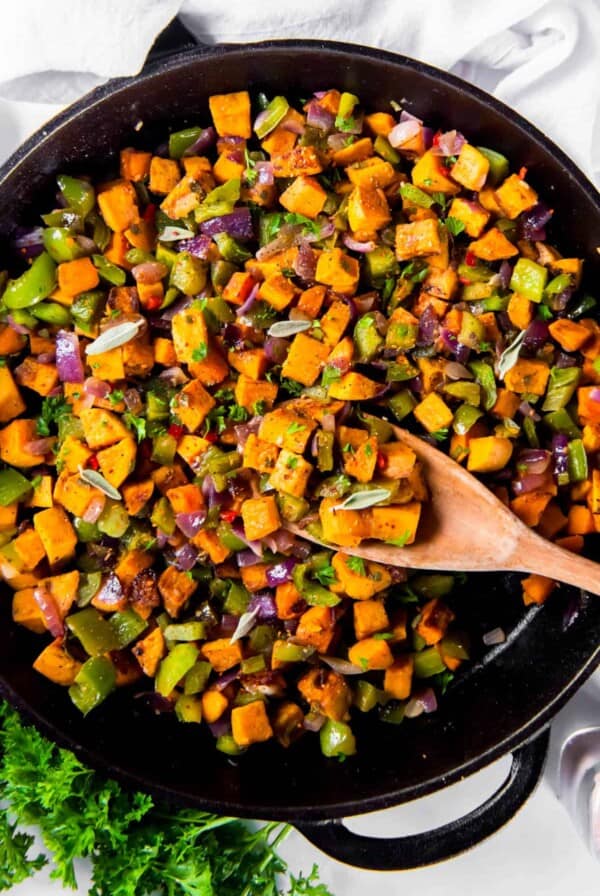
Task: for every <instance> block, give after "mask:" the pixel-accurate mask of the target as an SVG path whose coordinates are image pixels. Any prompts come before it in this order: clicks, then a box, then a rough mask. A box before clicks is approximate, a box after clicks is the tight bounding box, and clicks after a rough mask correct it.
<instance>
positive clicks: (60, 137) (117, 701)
mask: <svg viewBox="0 0 600 896" xmlns="http://www.w3.org/2000/svg"><path fill="white" fill-rule="evenodd" d="M247 86H250V89H253V90H255V91H257V90H265V92H267V93H268V94H270V95H273V94H275V93H284V94H288V95H295V96H299V97H302V96H307V95H310V93H311V92H312V91H313V90H318V89H321V88H324V87H327V86H338V87H340V88H342V87H343V88H344V89H347V90H350V91H352V92H353V93H356V94H357V95H358V96H360V97H361V100H362V101H363V103H364V104H365V105H367V106H369V107H372V108H378V109H381V110H387V108H389V105H388V104H389V101H390V100H392V99H396V100H399V101H400V100H402V99H403V98H404V97H406V98H407V100H408V103H407V108H409V109H410V110H411V111H413V112H415V113H416V114H418V115H419V116H420V117H423V118H424V119H425V120H426V121H427V122H428V123H431V124H433V126H439V127H441V128H442V129H447V128H452V127H456V128H458V129H459V130H463V131H464V132H465V133H466V134H468V135H469V138H470V139H471V140H472V142H476V143H480V144H483V145H487V146H490V147H493V148H495V149H498V150H500V151H502V152H504V153H506V155H508V156H509V158H510V159H511V160H512V162H513V164H514V166H516V167H519V166H520V165H526V166H528V167H529V169H530V172H531V175H530V177H531V181H532V183H533V184H534V185H535V187H536V188H537V189H538V190H539V191H540V193H541V195H542V196H543V197H544V198H546V199H547V200H548V201H549V202H550V203H551V204H552V205H553V206H554V207H555V208H556V210H557V221H556V224H555V225H553V230H552V231H551V240H552V241H553V242H556V243H557V244H558V246H559V247H561V249H562V250H563V252H564V254H571V253H572V254H575V255H583V256H584V257H586V258H588V259H590V263H589V265H588V272H587V277H588V281H589V282H590V284H593V283H594V280H596V281H597V274H598V273H599V272H600V271H599V268H600V264H599V263H598V256H597V253H596V251H595V248H596V246H598V245H600V201H599V197H598V194H597V193H596V192H595V190H594V189H593V187H592V186H591V185H590V184H589V183H588V182H587V181H586V180H585V178H584V177H583V176H582V175H581V174H580V173H579V172H578V171H577V170H576V169H575V168H574V166H573V165H572V163H570V162H569V161H568V160H567V159H566V157H565V156H564V155H563V154H562V153H560V151H558V150H557V149H556V147H553V146H552V145H551V144H550V143H549V142H548V141H546V140H545V139H544V138H543V137H542V136H541V135H540V134H539V133H538V132H537V131H535V130H534V129H533V128H531V126H529V125H527V123H526V122H524V121H523V120H522V119H519V118H518V116H516V115H514V113H511V112H510V111H509V110H507V109H506V108H505V107H503V106H501V105H500V104H498V103H497V102H495V101H493V100H490V99H489V98H488V97H486V96H485V95H484V94H482V93H481V92H480V91H477V90H476V89H475V88H471V87H468V86H466V85H464V84H463V82H460V81H458V79H455V78H453V77H451V76H448V75H446V74H443V73H441V72H437V71H436V70H434V69H431V68H429V67H427V66H424V65H422V64H420V63H415V62H413V61H411V60H407V59H405V58H404V57H396V56H392V55H391V54H387V53H383V52H377V51H372V50H361V49H360V48H357V47H349V46H345V45H341V44H338V45H335V44H322V43H317V42H297V41H281V42H275V43H270V44H259V45H254V46H248V47H240V48H216V49H214V50H211V51H205V52H196V53H192V54H182V55H181V56H179V57H176V58H174V59H173V60H170V61H168V62H166V63H160V64H158V65H156V66H154V67H152V68H150V69H149V70H148V72H147V73H146V74H144V75H143V76H141V77H140V78H137V79H132V80H130V81H125V80H123V81H119V82H112V83H111V84H109V85H107V86H105V87H103V88H100V89H99V90H97V91H95V92H94V93H93V94H91V95H90V96H88V97H87V98H86V99H84V100H83V101H81V102H80V103H78V104H77V105H76V106H74V107H72V108H71V109H70V110H68V111H67V112H66V113H64V114H63V115H62V116H60V117H59V118H58V119H57V120H56V121H55V123H54V124H52V125H50V126H49V127H48V128H47V129H45V130H44V131H42V132H40V133H38V134H37V135H35V136H34V138H32V140H30V141H28V143H26V144H25V145H24V147H22V148H21V150H19V151H18V153H17V154H16V155H15V156H14V157H13V159H12V160H9V162H8V163H7V165H6V166H5V167H4V169H3V170H2V171H1V172H0V235H1V237H2V241H3V242H5V237H6V236H8V235H9V234H10V232H11V230H12V229H13V228H14V226H15V224H16V223H17V222H19V223H22V222H27V221H33V220H35V215H34V210H35V209H36V208H40V207H43V203H44V198H46V200H48V199H49V198H50V197H51V196H52V195H53V193H54V186H53V183H52V175H53V174H55V173H56V172H57V171H60V170H67V171H70V172H73V173H77V172H84V171H86V172H90V171H104V172H106V171H107V170H109V169H110V165H111V157H113V158H112V161H113V163H114V153H115V152H116V151H117V150H118V148H119V147H120V146H122V145H127V144H128V143H132V144H134V145H146V146H149V147H153V146H156V145H157V144H158V143H159V142H161V141H162V140H164V135H165V133H166V131H167V130H168V129H171V130H175V129H177V128H178V127H180V126H181V125H183V124H185V123H186V122H190V123H197V122H206V121H208V111H207V98H208V96H209V95H210V94H212V93H222V92H227V91H230V90H236V89H243V88H245V87H247ZM140 120H141V121H143V122H144V127H143V128H142V130H141V131H140V132H139V133H137V132H135V131H134V126H135V125H136V123H137V122H138V121H140ZM517 583H518V577H515V576H498V575H485V576H484V575H478V576H472V577H470V578H469V581H468V583H467V584H466V585H464V586H463V587H462V588H461V591H460V594H459V596H458V598H457V605H458V606H459V607H460V608H461V612H463V613H464V614H465V616H466V617H467V618H468V619H470V620H471V628H472V632H473V636H474V643H480V641H481V634H482V633H483V632H485V631H487V630H489V629H490V628H493V627H494V626H496V625H501V626H502V627H504V628H505V629H506V630H507V631H510V630H511V629H513V628H514V627H515V626H516V625H517V624H518V637H516V634H517V630H515V632H514V634H515V637H511V638H509V640H508V642H507V643H506V644H505V645H502V646H501V648H500V649H498V650H496V651H495V652H494V653H493V654H491V655H488V656H487V657H485V658H484V659H483V661H481V662H476V663H475V664H473V665H471V666H470V668H469V670H468V671H467V672H466V674H465V676H464V677H463V678H461V679H459V680H457V682H456V683H455V685H454V686H452V687H451V688H450V689H449V691H448V693H447V694H446V696H445V698H444V700H442V701H441V705H440V710H439V711H438V712H437V713H435V714H434V715H432V716H429V717H426V718H423V717H421V718H420V719H417V720H415V721H413V722H411V723H410V724H405V725H402V726H400V727H399V728H396V727H395V726H388V725H383V724H378V723H376V722H375V721H374V720H372V719H370V720H369V719H367V720H365V719H360V720H357V724H356V726H355V727H356V730H357V734H358V737H359V745H360V749H359V754H358V756H357V757H356V758H355V759H354V760H352V761H349V762H346V763H344V764H340V763H338V762H333V761H329V760H325V759H323V757H322V756H321V755H320V752H319V748H318V742H317V739H316V738H305V739H304V740H303V741H301V742H300V743H299V744H297V745H296V746H294V747H293V748H291V749H290V750H289V751H287V752H283V751H282V750H281V749H280V748H276V747H274V746H271V745H265V746H263V747H261V748H259V749H255V750H252V751H250V752H249V754H248V755H247V756H244V757H243V758H242V760H241V761H240V762H238V763H236V764H234V763H232V762H231V761H229V760H228V759H226V758H225V757H224V756H222V755H221V754H219V753H217V752H216V751H215V750H214V749H213V747H212V744H210V743H209V742H208V738H209V736H208V735H206V736H205V735H203V734H199V733H198V731H197V730H196V729H195V728H194V727H193V726H184V725H180V724H178V723H176V722H175V721H174V720H173V719H171V718H167V717H164V716H163V717H161V718H154V717H152V716H151V715H150V713H149V712H148V710H146V709H145V708H143V707H142V706H141V703H140V701H136V700H133V701H132V699H131V695H130V694H126V693H120V694H118V695H116V696H115V697H113V698H111V699H110V700H109V701H107V703H106V704H104V706H103V707H101V708H100V709H99V710H98V711H96V713H94V714H92V716H90V717H89V718H88V719H87V720H85V721H84V720H82V719H81V717H80V716H79V714H78V712H77V711H76V710H75V709H74V708H73V707H72V706H71V704H70V701H69V699H68V697H67V695H66V694H65V693H64V692H63V691H62V690H61V689H59V688H57V687H56V686H54V685H52V684H50V683H49V682H47V681H46V680H45V679H43V678H42V677H41V676H38V675H36V674H35V673H33V672H32V671H31V661H32V658H33V657H34V656H35V655H36V653H37V652H38V651H39V645H40V641H39V638H38V637H36V636H31V635H30V634H29V633H28V632H26V631H25V630H18V631H16V630H15V627H14V626H13V625H12V623H11V622H10V600H9V597H8V594H5V595H3V599H2V600H1V601H0V616H1V620H2V625H0V688H1V689H2V690H3V692H4V693H5V694H6V695H7V696H8V697H9V699H11V700H12V702H13V703H15V704H16V705H18V706H19V707H20V708H22V709H23V710H24V711H25V712H26V713H27V714H29V715H30V716H31V717H32V718H34V720H35V721H36V722H37V723H38V725H39V726H40V727H41V728H42V729H43V730H44V731H45V732H46V733H48V734H50V735H51V736H52V737H53V738H54V739H56V740H57V741H59V742H61V743H63V744H65V745H67V746H69V747H71V748H73V749H75V750H76V752H78V753H79V755H81V756H82V757H83V758H84V759H85V760H86V761H87V762H89V763H91V764H93V765H96V766H99V767H102V768H104V769H106V770H108V771H109V772H110V773H111V774H113V775H114V776H116V777H119V778H121V779H123V780H125V781H128V782H130V783H133V784H135V785H136V786H140V787H143V788H145V789H149V790H152V791H154V792H157V793H158V792H160V793H161V794H162V795H163V796H167V797H170V798H172V799H175V800H178V801H181V802H188V803H193V804H196V805H202V806H203V807H206V808H212V809H218V810H220V811H221V812H230V813H232V814H236V815H241V816H244V815H246V816H254V817H270V818H290V819H308V818H315V819H317V818H327V817H337V816H341V815H350V814H356V813H358V812H364V811H366V810H369V809H375V808H383V807H385V806H389V805H393V804H395V803H399V802H403V801H405V800H408V799H412V798H414V797H416V796H419V795H422V794H424V793H426V792H429V791H432V790H435V789H437V788H439V787H441V786H443V785H445V784H447V783H449V782H451V781H453V780H456V779H457V778H459V777H462V776H463V775H464V774H467V773H469V772H471V771H474V770H475V769H476V768H478V767H480V766H482V765H484V764H486V763H487V762H489V761H491V760H492V759H493V758H495V757H496V756H498V755H500V754H501V753H504V752H507V751H508V750H510V749H512V748H514V747H515V746H517V745H518V744H520V743H522V742H523V741H524V740H525V739H527V738H528V737H529V736H531V735H532V734H533V733H534V732H535V731H537V730H538V729H539V728H540V727H541V726H542V725H543V724H544V723H545V722H546V721H547V720H548V719H549V718H550V716H551V715H552V714H553V713H554V712H555V711H556V710H557V709H558V708H559V706H560V705H561V703H562V702H564V700H565V699H566V698H567V696H568V695H569V694H570V693H571V692H572V691H573V690H574V688H575V687H576V686H577V685H578V684H580V683H581V682H582V681H583V680H584V679H585V677H586V676H587V675H588V674H590V672H591V671H593V669H594V667H595V665H596V662H597V660H598V657H599V656H600V647H599V646H598V645H599V643H600V603H598V601H588V602H587V603H586V605H585V606H584V607H583V608H582V610H581V612H580V614H579V617H578V619H577V620H576V622H575V623H574V624H573V625H572V626H571V627H570V628H569V629H568V630H567V631H563V613H564V607H565V603H566V601H567V600H568V599H569V598H570V597H572V595H569V593H568V592H569V589H560V590H559V591H558V592H557V593H556V596H555V597H553V598H552V599H551V600H550V602H549V603H548V604H547V605H546V607H545V608H544V609H543V610H542V611H536V610H533V611H530V612H528V613H527V614H526V615H525V616H523V608H522V604H521V600H520V597H519V589H518V587H517Z"/></svg>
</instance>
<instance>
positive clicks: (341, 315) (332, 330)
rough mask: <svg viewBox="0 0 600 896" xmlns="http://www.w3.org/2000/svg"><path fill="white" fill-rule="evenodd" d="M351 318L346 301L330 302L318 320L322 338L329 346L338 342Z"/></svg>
mask: <svg viewBox="0 0 600 896" xmlns="http://www.w3.org/2000/svg"><path fill="white" fill-rule="evenodd" d="M351 319H352V313H351V311H350V308H349V307H348V305H347V304H346V302H332V303H331V305H330V306H329V308H328V309H327V311H326V313H325V314H324V315H323V317H322V318H321V321H320V325H321V330H322V331H323V338H324V340H325V342H326V343H327V344H328V345H329V346H333V345H337V344H338V342H339V341H340V339H341V338H342V336H343V334H344V331H345V329H346V327H347V326H348V324H349V323H350V321H351ZM300 335H302V334H300Z"/></svg>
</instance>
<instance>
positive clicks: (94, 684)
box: [69, 656, 117, 716]
mask: <svg viewBox="0 0 600 896" xmlns="http://www.w3.org/2000/svg"><path fill="white" fill-rule="evenodd" d="M116 681H117V673H116V671H115V667H114V666H113V664H112V663H111V661H110V660H109V659H108V658H107V657H105V656H95V657H92V658H91V659H89V660H87V661H86V662H85V663H84V664H83V666H82V667H81V669H80V670H79V672H78V673H77V677H76V678H75V683H74V684H72V685H71V687H70V688H69V697H70V698H71V700H72V701H73V703H74V704H75V706H76V707H77V709H78V710H79V711H80V712H82V713H83V715H84V716H86V715H87V714H88V713H89V712H91V710H92V709H95V708H96V706H99V705H100V703H102V701H103V700H105V699H106V697H108V695H109V694H110V693H111V691H113V690H114V689H115V687H116Z"/></svg>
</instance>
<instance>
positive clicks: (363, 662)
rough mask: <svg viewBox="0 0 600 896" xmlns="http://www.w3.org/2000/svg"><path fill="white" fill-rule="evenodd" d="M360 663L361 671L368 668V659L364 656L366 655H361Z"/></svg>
mask: <svg viewBox="0 0 600 896" xmlns="http://www.w3.org/2000/svg"><path fill="white" fill-rule="evenodd" d="M360 665H361V667H362V670H363V672H366V671H367V670H368V668H369V661H368V659H367V658H366V656H361V657H360Z"/></svg>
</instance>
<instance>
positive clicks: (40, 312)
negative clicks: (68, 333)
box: [31, 302, 71, 327]
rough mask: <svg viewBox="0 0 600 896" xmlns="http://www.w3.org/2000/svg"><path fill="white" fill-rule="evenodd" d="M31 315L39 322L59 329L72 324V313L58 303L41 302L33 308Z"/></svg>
mask: <svg viewBox="0 0 600 896" xmlns="http://www.w3.org/2000/svg"><path fill="white" fill-rule="evenodd" d="M31 313H32V315H33V316H34V317H35V318H37V320H43V321H44V322H45V323H47V324H53V325H54V326H57V327H68V326H69V324H70V323H71V312H70V311H69V309H68V308H65V306H64V305H59V304H58V302H40V303H39V305H34V306H33V308H32V309H31Z"/></svg>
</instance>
